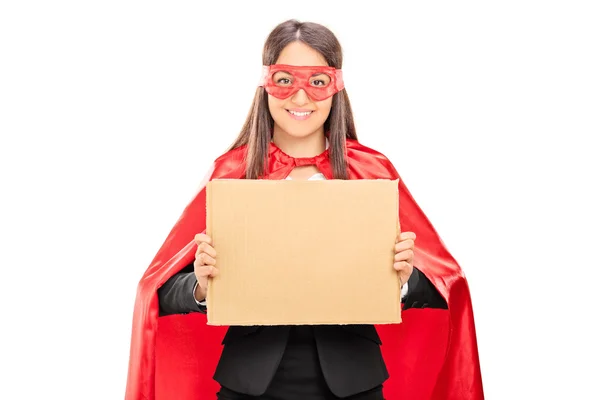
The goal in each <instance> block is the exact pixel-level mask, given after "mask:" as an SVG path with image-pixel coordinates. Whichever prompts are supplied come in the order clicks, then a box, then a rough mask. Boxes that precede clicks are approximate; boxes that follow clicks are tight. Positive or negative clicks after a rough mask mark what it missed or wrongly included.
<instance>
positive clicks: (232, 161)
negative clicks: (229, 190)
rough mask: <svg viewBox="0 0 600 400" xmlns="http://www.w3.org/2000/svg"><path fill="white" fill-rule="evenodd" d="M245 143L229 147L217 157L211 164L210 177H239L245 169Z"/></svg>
mask: <svg viewBox="0 0 600 400" xmlns="http://www.w3.org/2000/svg"><path fill="white" fill-rule="evenodd" d="M246 148H247V146H246V145H243V146H240V147H236V148H235V149H231V150H229V151H227V152H225V153H223V154H221V155H220V156H219V157H217V158H216V159H215V161H214V164H213V173H212V179H214V178H240V177H242V176H243V175H244V174H245V171H246Z"/></svg>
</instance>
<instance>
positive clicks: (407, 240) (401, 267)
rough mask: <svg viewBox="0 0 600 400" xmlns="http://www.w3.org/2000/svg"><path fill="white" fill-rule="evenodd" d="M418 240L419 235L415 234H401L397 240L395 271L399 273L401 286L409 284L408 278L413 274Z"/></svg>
mask: <svg viewBox="0 0 600 400" xmlns="http://www.w3.org/2000/svg"><path fill="white" fill-rule="evenodd" d="M416 238H417V235H415V233H414V232H401V233H400V235H399V236H398V239H396V246H395V247H394V250H395V252H396V255H395V256H394V269H395V270H396V271H398V279H400V286H402V285H403V284H405V283H406V282H408V278H410V275H411V274H412V271H413V258H414V254H415V239H416Z"/></svg>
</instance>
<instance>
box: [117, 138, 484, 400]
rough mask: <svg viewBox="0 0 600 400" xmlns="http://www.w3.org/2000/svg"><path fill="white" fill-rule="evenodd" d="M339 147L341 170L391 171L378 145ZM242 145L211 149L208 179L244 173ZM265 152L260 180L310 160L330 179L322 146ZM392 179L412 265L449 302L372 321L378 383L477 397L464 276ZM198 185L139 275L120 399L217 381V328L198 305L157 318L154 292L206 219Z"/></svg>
mask: <svg viewBox="0 0 600 400" xmlns="http://www.w3.org/2000/svg"><path fill="white" fill-rule="evenodd" d="M346 147H347V162H348V172H349V177H350V179H399V176H398V173H397V172H396V170H395V169H394V167H393V165H392V164H391V162H390V161H389V160H388V159H387V158H386V157H385V156H383V155H382V154H380V153H378V152H376V151H374V150H372V149H369V148H367V147H365V146H363V145H361V144H360V143H358V142H357V141H356V140H350V139H348V140H347V141H346ZM245 149H246V146H242V147H239V148H237V149H234V150H231V151H229V152H227V153H226V154H224V155H222V156H221V157H219V158H218V159H217V160H216V161H215V162H214V165H213V167H212V170H211V171H210V173H209V175H208V179H219V178H220V179H223V178H229V179H232V178H234V179H243V178H244V177H245V163H244V151H245ZM268 161H269V162H268V171H267V173H266V174H265V175H264V176H263V177H262V178H264V179H284V178H285V177H287V175H288V174H289V173H290V172H291V170H292V169H293V168H295V167H296V166H301V165H316V166H317V168H318V169H319V170H320V171H321V172H322V173H323V174H324V175H325V177H326V178H327V179H333V176H332V171H331V165H330V162H329V155H328V150H325V152H324V153H322V154H320V155H318V156H316V157H311V158H292V157H290V156H288V155H286V154H285V153H283V152H282V151H281V150H280V149H279V148H277V147H276V146H275V145H274V144H271V145H270V150H269V160H268ZM399 182H400V183H399V187H398V190H399V196H400V210H399V215H400V224H401V228H402V230H403V231H412V232H415V233H416V235H417V239H416V241H415V257H414V265H415V267H416V268H418V269H419V270H420V271H421V272H423V273H424V274H425V275H426V276H427V277H428V278H429V280H430V281H431V282H432V283H433V284H434V285H435V287H436V288H437V290H438V291H439V292H440V294H441V295H442V296H443V297H444V299H445V300H446V302H447V304H448V309H447V310H445V309H431V308H423V309H409V310H407V311H405V312H403V314H402V320H403V322H402V323H401V324H391V325H380V326H377V330H378V332H379V335H380V337H381V340H382V341H383V345H382V347H381V349H382V352H383V357H384V359H385V362H386V366H387V368H388V371H389V373H390V378H389V379H388V380H387V381H386V382H385V383H384V394H385V397H386V398H387V399H391V400H396V399H410V400H421V399H422V400H425V399H444V400H450V399H455V400H480V399H483V387H482V382H481V372H480V368H479V357H478V352H477V342H476V337H475V326H474V321H473V310H472V306H471V297H470V294H469V288H468V285H467V281H466V280H465V277H464V275H463V273H462V270H461V269H460V267H459V266H458V264H457V263H456V261H455V260H454V258H453V257H452V256H451V255H450V253H449V252H448V251H447V250H446V248H445V246H444V244H443V243H442V241H441V240H440V238H439V236H438V234H437V233H436V231H435V229H434V228H433V226H432V225H431V223H430V222H429V221H428V219H427V217H426V216H425V214H423V212H422V211H421V209H420V208H419V206H418V205H417V204H416V203H415V201H414V199H413V198H412V196H411V194H410V193H409V192H408V190H407V189H406V187H405V186H404V183H403V182H402V180H400V181H399ZM205 184H206V182H204V184H203V185H202V189H201V190H200V191H199V192H198V194H197V195H196V196H195V198H194V199H193V200H192V201H191V203H190V204H189V205H188V206H187V207H186V209H185V210H184V212H183V214H182V216H181V217H180V219H179V220H178V221H177V223H176V224H175V226H174V227H173V229H172V230H171V232H170V233H169V235H168V237H167V239H166V240H165V242H164V244H163V245H162V247H161V248H160V250H159V251H158V253H157V255H156V256H155V258H154V260H153V261H152V263H151V265H150V266H149V268H148V269H147V270H146V272H145V274H144V276H143V277H142V279H141V280H140V282H139V286H138V292H137V298H136V302H135V310H134V317H133V330H132V339H131V354H130V361H129V376H128V380H127V390H126V396H125V398H126V400H197V399H214V398H215V397H216V395H215V394H216V392H217V391H218V389H219V385H218V384H217V383H216V382H215V381H214V380H213V379H212V374H213V372H214V369H215V366H216V364H217V361H218V359H219V356H220V353H221V339H222V337H223V335H224V333H225V331H226V328H225V327H215V326H208V325H206V315H204V314H201V313H190V314H185V315H170V316H166V317H161V318H159V317H158V313H159V307H158V297H157V294H156V292H157V289H158V288H159V287H160V286H161V285H162V284H163V283H164V282H165V281H166V280H167V279H169V278H170V277H171V276H173V275H174V274H175V273H177V272H179V271H180V270H181V269H182V268H183V267H185V266H186V265H188V264H190V263H191V262H192V261H193V260H194V257H195V255H194V254H195V250H196V246H195V244H194V241H193V238H194V235H195V234H197V233H200V232H203V231H204V230H205V228H206V226H205V217H206V208H205V196H206V193H205V188H204V186H205ZM349 217H350V216H349ZM390 268H392V266H391V265H390ZM190 295H191V294H190Z"/></svg>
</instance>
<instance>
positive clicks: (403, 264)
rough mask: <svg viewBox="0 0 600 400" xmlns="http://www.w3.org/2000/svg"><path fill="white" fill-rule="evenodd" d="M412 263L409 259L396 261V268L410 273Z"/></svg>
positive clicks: (401, 271)
mask: <svg viewBox="0 0 600 400" xmlns="http://www.w3.org/2000/svg"><path fill="white" fill-rule="evenodd" d="M410 268H411V266H410V263H408V262H407V261H397V262H395V263H394V269H395V270H396V271H398V272H400V273H405V274H408V273H409V272H410Z"/></svg>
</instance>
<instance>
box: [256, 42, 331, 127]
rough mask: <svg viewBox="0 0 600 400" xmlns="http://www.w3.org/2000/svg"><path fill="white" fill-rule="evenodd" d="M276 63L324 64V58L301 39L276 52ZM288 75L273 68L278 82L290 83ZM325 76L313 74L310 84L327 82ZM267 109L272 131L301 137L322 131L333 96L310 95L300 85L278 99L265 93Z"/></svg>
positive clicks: (327, 79)
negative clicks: (325, 97)
mask: <svg viewBox="0 0 600 400" xmlns="http://www.w3.org/2000/svg"><path fill="white" fill-rule="evenodd" d="M276 64H286V65H294V66H327V61H326V60H325V58H324V57H323V55H321V53H319V52H318V51H316V50H315V49H313V48H312V47H310V46H308V45H306V44H305V43H303V42H292V43H290V44H288V45H287V46H286V47H285V48H284V49H283V50H282V51H281V54H280V55H279V58H278V59H277V61H276ZM292 79H293V77H292V75H291V74H289V73H286V72H285V71H279V72H276V73H275V75H273V81H274V82H276V83H277V84H278V85H280V86H285V85H290V84H291V83H292ZM329 79H330V78H329V76H327V75H326V74H318V75H313V76H312V77H311V78H310V84H311V85H313V86H321V85H327V84H328V83H329ZM268 100H269V111H270V113H271V116H272V117H273V120H274V121H275V126H274V134H275V135H277V136H281V135H283V136H293V137H295V138H303V137H308V136H311V135H315V134H316V135H324V133H325V132H324V126H323V124H324V123H325V121H326V120H327V117H328V116H329V113H330V111H331V103H332V101H333V97H329V98H327V99H325V100H322V101H316V100H314V99H311V98H310V97H309V96H308V94H307V93H306V92H305V91H304V89H300V90H299V91H297V92H296V93H294V94H293V95H291V96H290V97H287V98H285V99H278V98H277V97H274V96H272V95H268Z"/></svg>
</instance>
